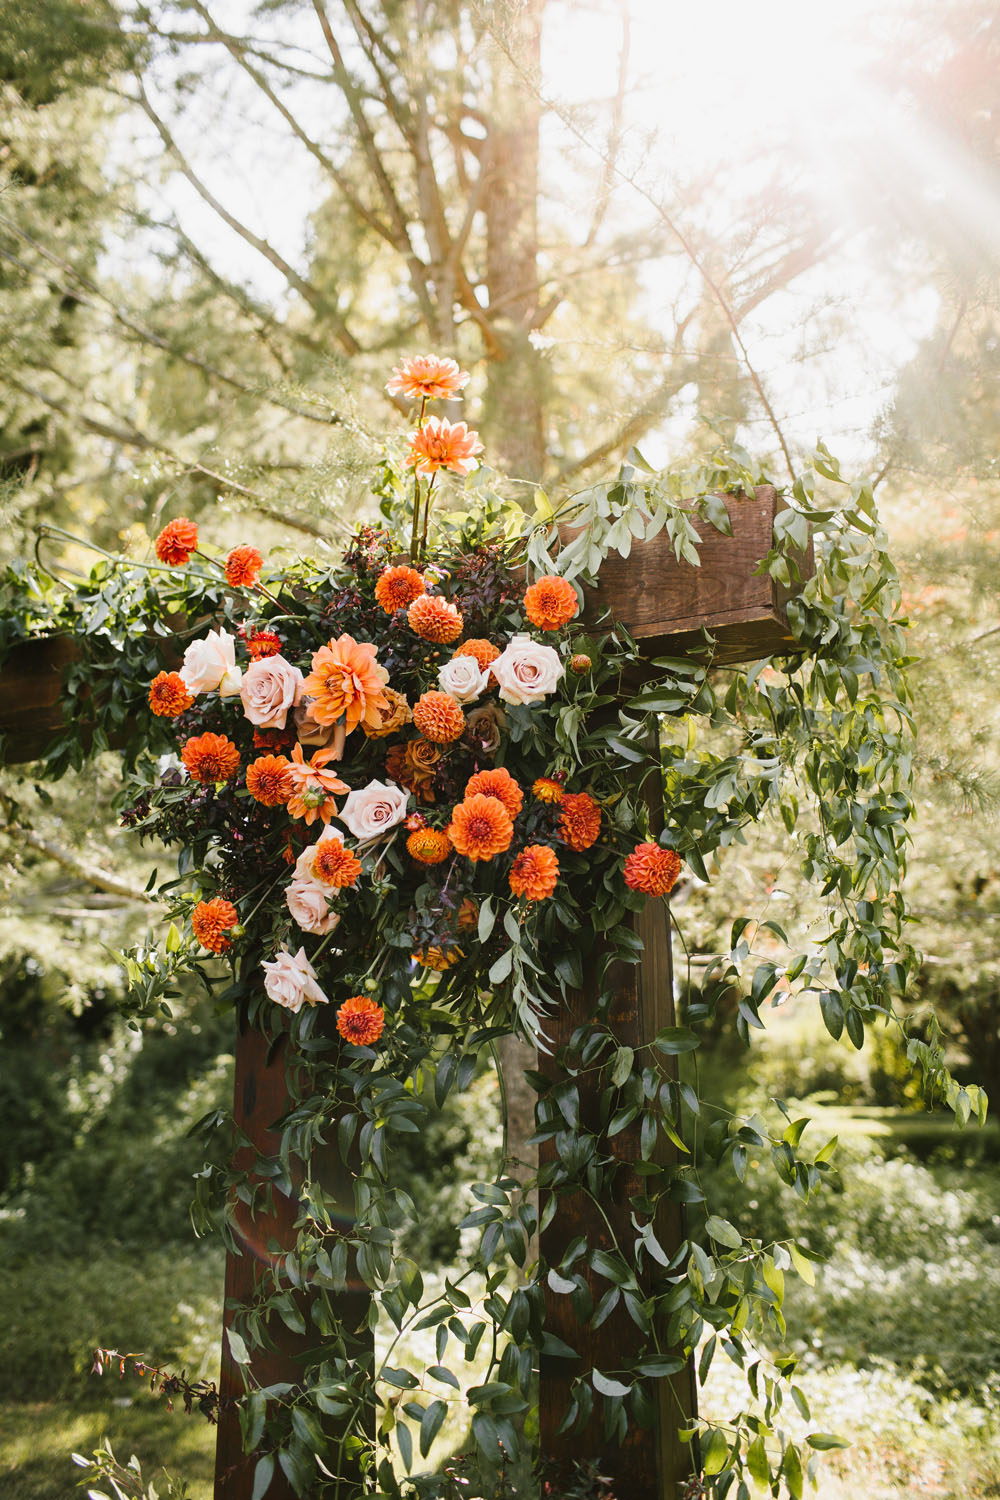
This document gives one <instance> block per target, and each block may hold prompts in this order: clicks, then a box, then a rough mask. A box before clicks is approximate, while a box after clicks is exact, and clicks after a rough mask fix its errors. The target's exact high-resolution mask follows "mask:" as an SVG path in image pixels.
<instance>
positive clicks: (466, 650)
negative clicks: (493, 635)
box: [452, 640, 500, 672]
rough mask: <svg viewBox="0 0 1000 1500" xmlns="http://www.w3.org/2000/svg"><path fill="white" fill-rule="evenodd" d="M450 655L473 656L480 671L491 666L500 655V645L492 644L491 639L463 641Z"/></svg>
mask: <svg viewBox="0 0 1000 1500" xmlns="http://www.w3.org/2000/svg"><path fill="white" fill-rule="evenodd" d="M452 655H453V656H471V657H473V658H474V659H475V662H476V666H477V667H478V668H479V670H480V672H485V671H486V668H487V667H489V666H492V664H493V663H494V662H495V661H496V659H497V657H498V656H499V655H500V647H499V646H494V644H493V642H492V641H481V640H475V641H463V642H462V644H461V645H460V646H457V647H456V648H455V650H454V651H453V652H452Z"/></svg>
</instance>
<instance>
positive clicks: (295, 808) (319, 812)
mask: <svg viewBox="0 0 1000 1500" xmlns="http://www.w3.org/2000/svg"><path fill="white" fill-rule="evenodd" d="M333 759H334V752H333V750H332V749H327V750H317V751H316V753H315V754H314V755H313V757H312V759H311V760H308V761H307V760H306V759H305V757H304V756H303V754H302V746H301V745H296V746H295V748H294V749H293V751H292V759H291V762H290V764H289V766H288V772H287V774H288V775H289V776H290V777H291V781H292V795H291V797H290V798H289V799H288V811H289V814H290V815H291V816H292V817H293V818H303V819H304V820H305V822H306V824H307V825H308V824H310V823H315V821H316V819H317V818H322V820H323V822H324V823H329V821H330V819H331V818H332V817H333V816H334V814H335V813H336V811H337V804H336V802H335V801H334V800H333V799H334V794H335V793H338V792H349V791H350V790H351V789H350V787H349V786H348V785H347V783H346V782H345V781H341V779H340V777H339V776H338V775H337V773H336V771H327V770H326V769H325V767H326V765H327V764H328V762H329V761H331V760H333Z"/></svg>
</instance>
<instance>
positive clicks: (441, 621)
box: [406, 594, 464, 646]
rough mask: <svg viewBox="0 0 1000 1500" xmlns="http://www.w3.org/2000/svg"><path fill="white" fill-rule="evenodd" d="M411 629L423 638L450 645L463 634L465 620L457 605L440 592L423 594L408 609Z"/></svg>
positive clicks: (407, 616) (407, 614) (442, 644)
mask: <svg viewBox="0 0 1000 1500" xmlns="http://www.w3.org/2000/svg"><path fill="white" fill-rule="evenodd" d="M406 618H407V621H408V622H409V626H410V629H411V630H412V631H413V632H414V633H415V634H416V635H419V636H420V638H421V639H422V640H425V641H433V642H434V643H435V644H436V645H438V646H448V645H450V644H451V642H452V641H457V640H458V638H459V636H460V635H461V634H462V625H463V623H464V622H463V620H462V616H461V614H460V613H459V610H458V607H457V605H454V604H449V603H448V601H447V599H442V598H441V596H440V594H421V595H420V598H419V599H414V601H413V603H412V604H411V605H410V607H409V609H408V610H407V611H406Z"/></svg>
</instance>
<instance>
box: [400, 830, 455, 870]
mask: <svg viewBox="0 0 1000 1500" xmlns="http://www.w3.org/2000/svg"><path fill="white" fill-rule="evenodd" d="M406 852H407V854H409V855H410V856H411V858H413V859H415V860H416V861H417V863H418V864H421V865H439V864H441V863H442V862H443V861H444V860H446V859H447V858H448V855H449V854H450V853H451V839H450V838H449V837H448V835H447V834H446V833H444V832H443V831H442V830H441V829H440V828H418V829H416V830H415V831H414V832H413V833H411V834H410V837H409V838H408V839H407V840H406Z"/></svg>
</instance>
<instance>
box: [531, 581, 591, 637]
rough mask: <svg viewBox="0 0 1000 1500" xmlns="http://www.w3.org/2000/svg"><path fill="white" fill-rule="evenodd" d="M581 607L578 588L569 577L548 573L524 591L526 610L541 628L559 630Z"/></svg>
mask: <svg viewBox="0 0 1000 1500" xmlns="http://www.w3.org/2000/svg"><path fill="white" fill-rule="evenodd" d="M579 608H580V603H579V600H578V599H577V597H576V589H575V588H574V587H573V585H572V584H571V583H570V581H569V579H568V578H560V577H558V575H556V574H554V573H547V574H546V575H545V577H544V578H539V579H538V581H537V583H533V584H532V585H531V587H530V588H528V589H525V591H524V612H525V614H526V615H527V616H528V619H529V620H530V621H531V623H532V625H537V626H538V629H539V630H558V629H559V627H560V625H568V624H569V622H570V620H572V618H573V616H574V615H575V614H576V613H577V612H578V610H579Z"/></svg>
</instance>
